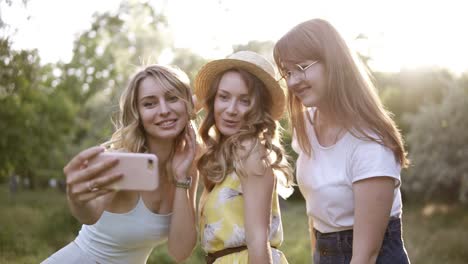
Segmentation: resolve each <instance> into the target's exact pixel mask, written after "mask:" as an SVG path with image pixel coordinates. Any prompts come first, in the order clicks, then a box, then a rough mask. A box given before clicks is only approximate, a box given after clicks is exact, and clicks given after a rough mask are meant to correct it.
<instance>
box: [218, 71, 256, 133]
mask: <svg viewBox="0 0 468 264" xmlns="http://www.w3.org/2000/svg"><path fill="white" fill-rule="evenodd" d="M252 104H253V103H252V98H251V95H250V94H249V90H248V88H247V85H246V83H245V81H244V79H243V78H242V76H241V74H240V73H239V72H235V71H229V72H226V73H224V74H223V76H222V77H221V79H220V81H219V85H218V89H217V91H216V96H215V99H214V121H215V125H216V127H217V129H218V130H219V132H220V133H221V134H222V135H223V136H232V135H234V134H236V133H237V132H238V131H239V130H240V128H241V127H242V126H243V125H244V123H245V117H246V113H247V112H248V111H249V110H250V109H251V108H252Z"/></svg>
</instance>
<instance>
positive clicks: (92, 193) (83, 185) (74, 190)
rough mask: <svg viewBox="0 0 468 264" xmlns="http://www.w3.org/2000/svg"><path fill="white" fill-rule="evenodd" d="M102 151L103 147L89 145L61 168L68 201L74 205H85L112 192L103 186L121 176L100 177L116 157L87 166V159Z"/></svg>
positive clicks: (111, 165) (112, 164)
mask: <svg viewBox="0 0 468 264" xmlns="http://www.w3.org/2000/svg"><path fill="white" fill-rule="evenodd" d="M103 151H104V148H103V147H91V148H88V149H86V150H83V151H82V152H80V153H79V154H78V155H76V156H75V157H73V158H72V160H71V161H70V162H69V163H68V164H67V165H66V166H65V168H64V169H63V172H64V173H65V176H66V180H67V196H68V199H69V200H70V202H72V203H74V204H76V205H81V206H82V205H85V204H86V203H88V202H89V201H92V200H94V199H96V198H97V197H100V196H102V195H105V194H107V193H109V192H112V190H109V189H104V188H105V187H106V186H108V185H109V184H111V183H113V182H115V181H116V180H118V179H119V178H120V177H122V175H121V174H112V175H109V176H105V177H100V175H102V173H103V172H105V171H106V170H108V169H110V168H112V167H113V166H115V165H116V164H117V163H118V160H117V159H109V160H105V161H100V162H96V163H95V164H93V165H91V166H88V163H89V160H91V159H93V158H94V157H96V156H97V155H99V153H101V152H103Z"/></svg>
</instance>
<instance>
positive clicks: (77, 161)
mask: <svg viewBox="0 0 468 264" xmlns="http://www.w3.org/2000/svg"><path fill="white" fill-rule="evenodd" d="M103 151H104V148H103V147H100V146H96V147H91V148H88V149H85V150H83V151H82V152H80V153H79V154H78V155H76V156H75V157H73V158H72V160H71V161H70V162H68V164H67V165H66V166H65V167H64V168H63V172H64V173H65V174H69V173H70V172H71V171H73V170H78V169H80V167H81V165H83V164H84V163H86V162H87V161H88V160H89V159H92V158H94V157H95V156H96V155H98V154H99V153H101V152H103Z"/></svg>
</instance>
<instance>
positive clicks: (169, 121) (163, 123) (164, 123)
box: [156, 118, 177, 128]
mask: <svg viewBox="0 0 468 264" xmlns="http://www.w3.org/2000/svg"><path fill="white" fill-rule="evenodd" d="M176 122H177V119H176V118H174V119H165V120H162V121H159V122H157V123H156V125H157V126H159V127H162V128H168V127H172V126H173V125H175V123H176Z"/></svg>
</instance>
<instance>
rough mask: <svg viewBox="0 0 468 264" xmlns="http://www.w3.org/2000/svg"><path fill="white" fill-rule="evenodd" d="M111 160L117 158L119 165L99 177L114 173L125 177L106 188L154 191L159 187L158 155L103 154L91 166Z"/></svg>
mask: <svg viewBox="0 0 468 264" xmlns="http://www.w3.org/2000/svg"><path fill="white" fill-rule="evenodd" d="M110 158H117V159H118V160H119V163H117V165H115V166H114V167H112V168H110V169H108V170H106V171H105V172H104V173H102V174H101V175H99V176H98V177H102V176H106V175H110V174H114V173H122V174H123V176H122V178H120V179H119V180H117V181H116V182H114V183H112V184H110V185H108V186H106V189H114V190H135V191H152V190H155V189H156V188H157V187H158V185H159V173H158V171H159V170H158V158H157V157H156V155H154V154H147V153H128V152H103V153H100V154H99V155H97V156H96V157H95V158H93V159H91V160H90V161H89V165H92V164H94V163H96V162H98V161H104V160H108V159H110Z"/></svg>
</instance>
